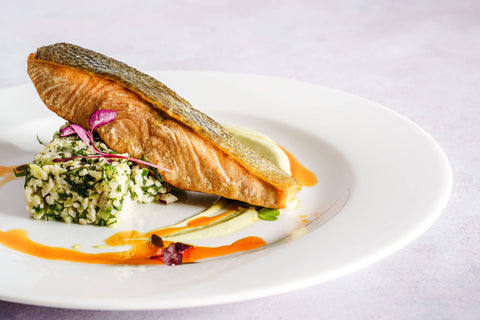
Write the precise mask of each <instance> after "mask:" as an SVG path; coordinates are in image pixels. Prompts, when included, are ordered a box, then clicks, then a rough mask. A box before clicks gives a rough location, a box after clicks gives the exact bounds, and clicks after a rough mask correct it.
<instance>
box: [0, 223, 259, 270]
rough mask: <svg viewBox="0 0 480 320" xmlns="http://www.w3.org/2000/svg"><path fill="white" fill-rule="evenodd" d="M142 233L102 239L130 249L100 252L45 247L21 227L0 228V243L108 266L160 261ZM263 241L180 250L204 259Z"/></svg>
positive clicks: (38, 254) (33, 253)
mask: <svg viewBox="0 0 480 320" xmlns="http://www.w3.org/2000/svg"><path fill="white" fill-rule="evenodd" d="M145 236H146V234H140V233H139V232H137V231H122V232H118V233H116V234H114V235H113V236H111V237H110V238H108V239H107V240H105V243H106V244H107V245H108V246H112V247H113V246H122V245H129V246H130V249H128V250H125V251H119V252H103V253H86V252H81V251H78V250H73V249H67V248H61V247H50V246H46V245H43V244H41V243H38V242H35V241H32V240H31V239H29V238H28V234H27V231H25V230H23V229H12V230H9V231H6V232H3V231H0V243H1V244H3V245H4V246H6V247H8V248H10V249H12V250H15V251H19V252H22V253H25V254H28V255H31V256H35V257H39V258H43V259H50V260H63V261H70V262H80V263H96V264H110V265H112V264H116V265H120V264H122V265H151V264H163V261H162V260H161V259H150V257H151V256H153V255H154V254H155V253H156V252H157V250H158V247H155V246H154V245H153V244H152V243H151V242H150V238H149V237H145ZM265 244H266V243H265V241H264V240H263V239H261V238H259V237H246V238H243V239H240V240H238V241H236V242H234V243H232V244H230V245H225V246H219V247H201V246H193V247H191V248H189V249H188V250H187V251H186V252H185V253H184V256H183V262H184V263H188V262H195V261H198V260H203V259H207V258H213V257H218V256H222V255H228V254H232V253H236V252H241V251H247V250H252V249H256V248H259V247H262V246H264V245H265ZM165 245H166V246H168V245H169V243H168V242H165Z"/></svg>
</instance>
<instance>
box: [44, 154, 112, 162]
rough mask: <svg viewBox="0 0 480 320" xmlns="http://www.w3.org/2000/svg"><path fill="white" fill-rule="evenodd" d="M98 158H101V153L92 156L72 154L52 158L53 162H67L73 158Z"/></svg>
mask: <svg viewBox="0 0 480 320" xmlns="http://www.w3.org/2000/svg"><path fill="white" fill-rule="evenodd" d="M81 158H83V159H98V158H103V156H102V155H92V156H74V157H68V158H55V159H53V162H67V161H70V160H75V159H81Z"/></svg>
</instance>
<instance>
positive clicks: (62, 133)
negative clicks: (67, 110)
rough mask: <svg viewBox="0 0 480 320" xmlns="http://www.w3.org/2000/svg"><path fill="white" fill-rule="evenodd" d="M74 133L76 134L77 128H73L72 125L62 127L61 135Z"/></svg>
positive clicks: (65, 135)
mask: <svg viewBox="0 0 480 320" xmlns="http://www.w3.org/2000/svg"><path fill="white" fill-rule="evenodd" d="M72 134H75V130H73V128H72V126H68V127H65V128H62V129H60V137H67V136H70V135H72Z"/></svg>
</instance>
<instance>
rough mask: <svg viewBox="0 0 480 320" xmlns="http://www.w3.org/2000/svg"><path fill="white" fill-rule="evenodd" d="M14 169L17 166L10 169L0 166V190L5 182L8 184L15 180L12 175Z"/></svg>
mask: <svg viewBox="0 0 480 320" xmlns="http://www.w3.org/2000/svg"><path fill="white" fill-rule="evenodd" d="M16 167H17V166H10V167H4V166H0V188H1V187H2V186H3V185H4V184H6V183H7V182H10V181H12V180H14V179H16V178H17V177H15V175H14V174H13V169H15V168H16Z"/></svg>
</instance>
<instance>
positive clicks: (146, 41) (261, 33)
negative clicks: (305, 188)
mask: <svg viewBox="0 0 480 320" xmlns="http://www.w3.org/2000/svg"><path fill="white" fill-rule="evenodd" d="M58 41H66V42H72V43H77V44H79V45H82V46H85V47H88V48H91V49H95V50H96V51H100V52H103V53H106V54H108V55H111V56H114V57H116V58H117V59H119V60H123V61H125V62H127V63H129V64H131V65H133V66H136V67H137V68H139V69H141V70H215V71H227V72H231V71H232V72H241V73H254V74H264V75H272V76H280V77H286V78H292V79H299V80H304V81H309V82H313V83H317V84H321V85H325V86H328V87H332V88H337V89H340V90H344V91H348V92H350V93H353V94H357V95H360V96H363V97H366V98H368V99H371V100H374V101H377V102H379V103H381V104H383V105H385V106H387V107H389V108H391V109H392V110H395V111H397V112H398V113H400V114H402V115H404V116H406V117H408V118H410V119H411V120H413V121H414V122H416V123H417V124H419V125H420V126H421V127H423V128H424V129H426V130H427V131H428V132H429V133H430V134H431V135H432V136H433V137H434V138H435V139H436V140H437V141H438V142H439V143H440V145H441V146H442V147H443V149H444V150H445V152H446V154H447V156H448V157H449V160H450V162H451V165H452V169H453V175H454V186H453V193H452V196H451V199H450V202H449V204H448V206H447V208H446V209H445V211H444V212H443V214H442V215H441V216H440V218H439V220H438V221H437V222H436V223H435V224H434V225H433V226H432V227H431V228H430V229H429V230H427V231H426V232H425V233H424V234H423V235H422V236H421V237H419V238H418V239H417V240H415V241H414V242H412V243H411V244H409V245H408V246H407V247H405V248H403V249H402V250H400V251H398V252H396V253H394V254H393V255H391V256H390V257H388V258H386V259H384V260H382V261H380V262H378V263H376V264H374V265H371V266H368V267H366V268H364V269H362V270H359V271H357V272H354V273H352V274H349V275H347V276H344V277H342V278H339V279H336V280H332V281H329V282H326V283H323V284H320V285H315V286H313V287H310V288H306V289H303V290H298V291H294V292H290V293H287V294H281V295H277V296H272V297H266V298H262V299H258V300H253V301H246V302H240V303H232V304H225V305H219V306H211V307H201V308H192V309H180V310H168V311H134V312H133V311H132V312H114V311H85V310H83V311H78V310H66V309H56V308H46V307H38V306H28V305H21V304H16V303H10V302H3V301H0V319H83V318H86V319H118V320H122V319H159V318H161V319H192V318H194V319H264V320H266V319H478V318H479V317H480V237H479V234H480V219H479V214H480V196H479V194H480V179H479V178H480V125H479V121H480V94H479V89H480V2H479V1H475V0H471V1H448V0H438V1H434V0H432V1H427V0H417V1H410V0H407V1H386V0H384V1H382V0H372V1H367V0H364V1H362V0H345V1H314V0H311V1H308V0H296V1H293V0H290V1H288V0H284V1H274V0H270V1H267V0H257V1H255V0H248V1H226V0H224V1H220V0H218V1H214V0H189V1H166V0H165V1H163V0H162V1H136V2H135V1H111V2H107V1H89V0H84V1H75V2H73V1H72V2H67V1H47V0H44V1H20V0H18V1H7V0H0V61H1V63H0V88H4V87H8V86H11V85H16V84H22V83H26V82H28V78H27V75H26V72H25V69H26V67H25V60H26V55H27V53H29V52H33V51H34V50H35V49H36V48H37V47H38V46H41V45H46V44H50V43H53V42H58ZM6 107H8V106H2V108H6ZM0 285H1V284H0Z"/></svg>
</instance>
